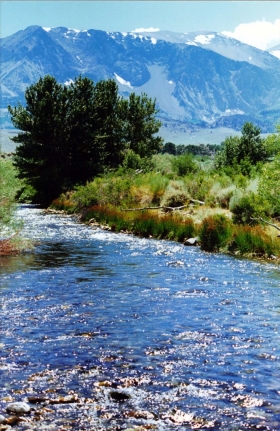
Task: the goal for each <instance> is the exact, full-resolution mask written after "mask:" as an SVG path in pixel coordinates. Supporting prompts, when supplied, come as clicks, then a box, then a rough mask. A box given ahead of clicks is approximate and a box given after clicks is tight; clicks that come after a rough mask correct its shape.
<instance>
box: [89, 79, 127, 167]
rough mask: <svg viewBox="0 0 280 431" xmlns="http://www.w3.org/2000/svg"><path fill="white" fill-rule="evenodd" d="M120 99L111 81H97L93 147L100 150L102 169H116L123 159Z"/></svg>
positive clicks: (113, 82)
mask: <svg viewBox="0 0 280 431" xmlns="http://www.w3.org/2000/svg"><path fill="white" fill-rule="evenodd" d="M120 105H121V98H120V97H119V96H118V86H117V84H116V82H115V81H114V80H112V79H109V80H107V81H99V82H98V83H97V84H96V86H95V88H94V111H95V117H94V122H95V129H96V131H95V137H94V140H95V145H96V146H97V147H98V148H100V151H101V158H102V160H100V162H101V163H102V165H103V167H104V166H106V167H110V168H116V167H117V166H119V164H120V163H121V161H122V159H123V150H124V149H125V142H124V130H123V129H124V124H123V119H122V118H121V106H120Z"/></svg>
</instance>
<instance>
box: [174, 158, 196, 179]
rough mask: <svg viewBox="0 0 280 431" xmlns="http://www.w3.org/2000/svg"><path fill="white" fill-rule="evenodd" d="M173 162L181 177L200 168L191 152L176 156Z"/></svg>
mask: <svg viewBox="0 0 280 431" xmlns="http://www.w3.org/2000/svg"><path fill="white" fill-rule="evenodd" d="M172 163H173V170H174V171H175V172H176V174H177V175H179V177H183V176H185V175H187V174H189V173H191V172H196V171H197V169H198V167H197V164H196V163H195V161H194V158H193V156H192V155H191V154H189V153H185V154H183V155H181V156H176V157H174V159H173V161H172Z"/></svg>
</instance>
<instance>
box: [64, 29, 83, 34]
mask: <svg viewBox="0 0 280 431" xmlns="http://www.w3.org/2000/svg"><path fill="white" fill-rule="evenodd" d="M72 31H74V32H75V33H77V34H78V33H80V32H81V30H77V29H75V28H68V31H67V33H72Z"/></svg>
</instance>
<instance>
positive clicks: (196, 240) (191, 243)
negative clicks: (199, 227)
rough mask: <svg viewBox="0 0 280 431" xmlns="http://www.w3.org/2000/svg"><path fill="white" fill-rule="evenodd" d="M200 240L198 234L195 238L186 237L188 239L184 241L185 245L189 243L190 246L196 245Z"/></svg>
mask: <svg viewBox="0 0 280 431" xmlns="http://www.w3.org/2000/svg"><path fill="white" fill-rule="evenodd" d="M198 241H199V238H198V237H197V236H196V237H195V238H188V239H186V241H185V242H184V245H188V246H196V245H197V243H198Z"/></svg>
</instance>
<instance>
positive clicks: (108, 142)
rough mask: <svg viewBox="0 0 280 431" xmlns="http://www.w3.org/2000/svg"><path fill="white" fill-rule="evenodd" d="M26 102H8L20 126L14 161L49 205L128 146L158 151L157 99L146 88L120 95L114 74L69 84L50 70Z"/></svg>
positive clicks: (110, 164) (115, 161)
mask: <svg viewBox="0 0 280 431" xmlns="http://www.w3.org/2000/svg"><path fill="white" fill-rule="evenodd" d="M25 99H26V106H25V107H23V106H22V105H20V104H19V105H18V106H17V107H14V108H12V107H11V106H9V107H8V110H9V113H10V114H11V119H12V122H13V125H14V126H15V127H16V128H17V129H19V130H21V132H20V133H19V134H18V135H17V136H15V137H14V138H12V140H13V141H14V142H16V143H17V144H20V145H19V146H18V147H17V149H16V156H15V166H16V167H17V169H18V171H19V177H20V178H23V179H26V181H27V183H28V185H30V186H32V187H33V188H34V189H35V190H36V197H35V199H36V201H37V202H39V203H42V204H44V205H47V204H49V203H50V202H51V201H52V200H53V199H54V198H56V197H57V196H59V195H60V194H61V193H62V192H65V191H67V190H69V189H71V188H73V186H74V185H75V184H83V183H85V182H86V181H87V180H90V179H91V178H93V177H95V176H96V175H98V174H100V173H103V172H105V171H106V170H108V169H116V168H117V167H118V166H119V164H121V162H122V161H123V157H124V154H125V150H129V149H130V150H132V151H134V153H135V154H137V155H139V156H140V157H150V156H151V155H152V154H154V153H156V152H158V151H159V149H160V146H161V142H162V139H161V138H160V137H158V136H156V137H155V136H153V135H154V134H155V133H157V132H158V131H159V127H160V122H159V121H158V120H156V119H155V115H156V113H157V109H156V106H155V104H156V102H155V101H152V100H151V99H149V98H148V96H147V95H146V94H142V95H141V96H136V95H135V94H134V93H132V94H131V95H130V96H129V98H128V99H127V100H126V99H123V98H121V97H120V96H118V87H117V84H116V83H115V81H114V80H107V81H100V82H98V83H97V84H96V85H94V83H93V82H92V81H91V80H90V79H88V78H82V77H78V78H76V80H75V82H73V83H72V84H70V86H69V87H66V86H65V85H64V86H62V85H60V84H58V83H57V82H56V80H55V79H54V78H53V77H51V76H45V77H44V78H40V79H39V81H38V82H37V83H36V84H33V85H31V86H30V87H29V88H27V90H26V93H25Z"/></svg>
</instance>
